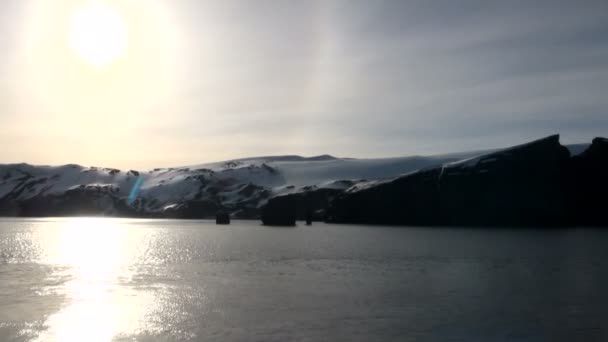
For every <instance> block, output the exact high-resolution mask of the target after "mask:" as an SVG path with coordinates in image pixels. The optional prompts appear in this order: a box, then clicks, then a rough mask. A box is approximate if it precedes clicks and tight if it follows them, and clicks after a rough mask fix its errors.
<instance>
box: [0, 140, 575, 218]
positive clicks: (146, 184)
mask: <svg viewBox="0 0 608 342" xmlns="http://www.w3.org/2000/svg"><path fill="white" fill-rule="evenodd" d="M581 146H586V145H580V146H579V145H577V146H576V147H575V148H574V149H575V150H576V151H577V153H580V152H581V151H582V150H584V147H581ZM488 152H491V151H488V150H486V151H473V152H462V153H453V154H445V155H435V156H409V157H398V158H380V159H354V158H336V157H333V156H329V155H320V156H315V157H301V156H296V155H285V156H264V157H254V158H242V159H234V160H228V161H222V162H215V163H207V164H200V165H193V166H187V167H176V168H156V169H153V170H146V171H137V170H119V169H115V168H105V167H86V166H80V165H76V164H68V165H63V166H34V165H29V164H8V165H0V215H6V216H65V215H109V216H132V217H175V218H209V217H213V216H214V215H215V213H216V212H218V211H227V212H229V213H230V214H231V215H232V216H233V217H237V218H258V217H259V216H260V214H261V208H263V207H264V205H266V203H268V201H269V199H271V198H274V197H281V196H293V197H296V198H300V199H299V200H298V201H301V198H303V197H302V196H303V195H305V196H306V200H307V203H309V206H310V207H311V208H309V209H314V211H315V215H316V218H317V219H319V218H321V217H322V215H323V210H324V209H326V208H327V207H328V206H329V202H330V201H331V200H333V198H334V197H335V196H337V195H339V194H341V193H342V192H344V191H345V190H346V189H349V188H353V187H357V186H359V187H363V186H370V185H372V184H374V183H375V182H383V181H386V180H389V179H393V178H395V177H399V176H400V175H403V174H407V173H411V172H414V171H417V170H420V169H425V168H429V167H433V166H438V165H443V164H446V163H450V162H455V161H458V160H462V159H467V158H472V157H475V156H479V155H483V154H486V153H488ZM296 202H297V201H296ZM310 204H312V205H310ZM300 206H302V203H300ZM303 215H304V212H303V209H300V210H299V214H298V216H300V217H302V216H303Z"/></svg>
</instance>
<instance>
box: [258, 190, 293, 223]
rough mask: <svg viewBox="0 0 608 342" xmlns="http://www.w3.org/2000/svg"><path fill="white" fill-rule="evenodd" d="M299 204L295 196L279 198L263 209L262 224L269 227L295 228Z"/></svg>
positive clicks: (272, 199)
mask: <svg viewBox="0 0 608 342" xmlns="http://www.w3.org/2000/svg"><path fill="white" fill-rule="evenodd" d="M296 209H297V203H296V198H295V197H294V196H278V197H274V198H271V199H269V200H268V203H266V205H265V206H264V207H262V223H263V224H264V225H267V226H295V224H296Z"/></svg>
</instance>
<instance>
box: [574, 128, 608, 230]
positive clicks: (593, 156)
mask: <svg viewBox="0 0 608 342" xmlns="http://www.w3.org/2000/svg"><path fill="white" fill-rule="evenodd" d="M567 189H568V201H569V209H570V211H569V221H570V223H571V224H585V225H605V224H607V223H608V214H607V208H608V139H606V138H595V139H593V142H592V143H591V146H589V148H588V149H587V150H585V151H584V152H583V153H581V154H579V155H577V156H574V157H572V160H571V162H570V164H569V168H568V182H567Z"/></svg>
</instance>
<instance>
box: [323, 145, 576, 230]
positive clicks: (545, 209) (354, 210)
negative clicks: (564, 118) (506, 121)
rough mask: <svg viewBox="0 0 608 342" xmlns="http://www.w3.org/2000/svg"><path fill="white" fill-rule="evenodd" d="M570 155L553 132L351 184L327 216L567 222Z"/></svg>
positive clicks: (464, 222)
mask: <svg viewBox="0 0 608 342" xmlns="http://www.w3.org/2000/svg"><path fill="white" fill-rule="evenodd" d="M568 162H569V152H568V150H567V149H566V148H565V147H563V146H562V145H560V144H559V136H557V135H554V136H550V137H547V138H544V139H540V140H537V141H533V142H531V143H528V144H524V145H519V146H515V147H512V148H509V149H505V150H502V151H498V152H495V153H490V154H487V155H484V156H481V157H477V158H471V159H468V160H464V161H461V162H457V163H451V164H447V165H444V166H443V167H438V168H434V169H427V170H421V171H417V172H414V173H411V174H408V175H405V176H402V177H399V178H397V179H394V180H392V181H389V182H382V183H380V184H377V185H374V186H370V187H368V188H364V189H361V190H358V189H351V190H349V191H347V192H346V193H345V194H344V195H343V196H340V197H339V198H337V199H336V200H335V201H334V202H333V203H332V205H331V207H330V208H329V209H328V212H327V220H328V221H329V222H351V223H352V222H356V223H380V224H411V225H422V224H424V225H435V224H441V225H493V226H494V225H553V224H563V223H564V222H565V218H566V215H567V200H566V191H565V186H564V181H565V177H567V175H566V173H565V170H566V166H567V165H568Z"/></svg>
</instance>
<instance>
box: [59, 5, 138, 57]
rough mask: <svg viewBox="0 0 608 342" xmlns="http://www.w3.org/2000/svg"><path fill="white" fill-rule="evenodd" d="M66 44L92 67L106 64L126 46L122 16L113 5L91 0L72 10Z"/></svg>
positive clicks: (120, 53) (125, 28)
mask: <svg viewBox="0 0 608 342" xmlns="http://www.w3.org/2000/svg"><path fill="white" fill-rule="evenodd" d="M69 38H70V40H69V42H70V48H71V49H72V50H73V51H74V52H75V53H76V54H77V55H78V56H79V57H80V58H82V59H83V60H84V61H85V62H87V63H88V64H91V65H93V66H96V67H103V66H106V65H109V64H111V63H113V62H115V61H116V60H118V59H119V58H121V57H122V56H123V55H124V54H125V53H126V50H127V46H128V32H127V26H126V24H125V20H124V19H123V17H122V16H121V14H120V12H119V11H118V10H116V9H115V8H114V7H112V6H110V5H108V4H105V3H102V2H98V1H92V2H90V3H88V4H86V5H84V6H82V7H80V8H78V9H76V11H74V13H73V14H72V18H71V27H70V37H69Z"/></svg>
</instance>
